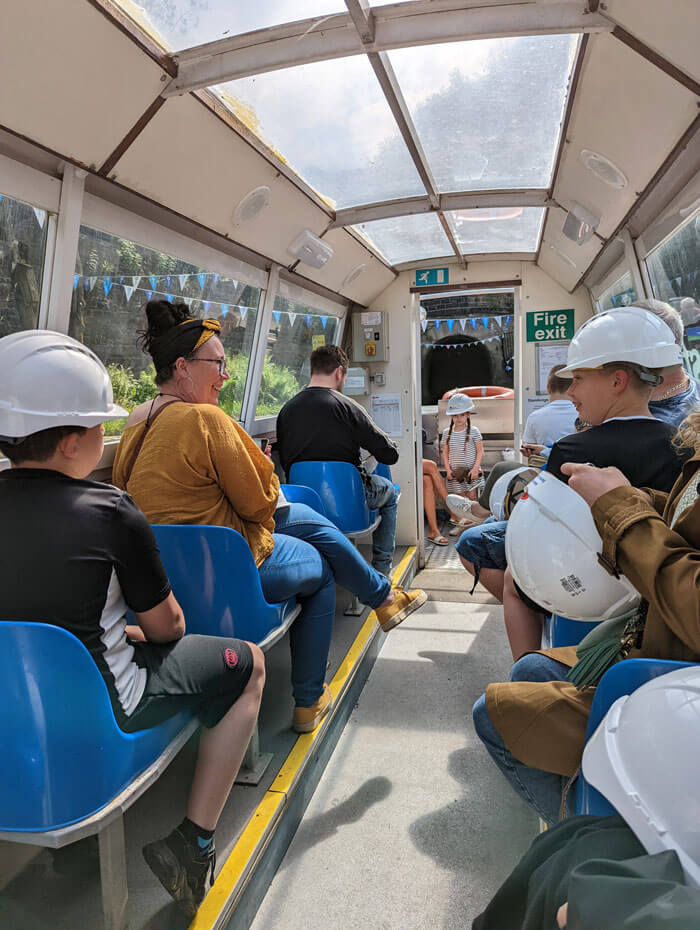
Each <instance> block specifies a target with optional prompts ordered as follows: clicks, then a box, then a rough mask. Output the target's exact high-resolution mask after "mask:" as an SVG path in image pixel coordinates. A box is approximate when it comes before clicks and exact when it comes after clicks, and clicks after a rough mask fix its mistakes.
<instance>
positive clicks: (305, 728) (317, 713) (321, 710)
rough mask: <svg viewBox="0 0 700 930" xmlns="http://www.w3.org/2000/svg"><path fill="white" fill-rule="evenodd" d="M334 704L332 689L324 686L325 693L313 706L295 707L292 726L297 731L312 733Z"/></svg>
mask: <svg viewBox="0 0 700 930" xmlns="http://www.w3.org/2000/svg"><path fill="white" fill-rule="evenodd" d="M332 705H333V697H332V695H331V689H330V688H329V687H328V685H324V686H323V694H322V695H321V697H320V698H319V699H318V700H317V701H316V703H315V704H312V705H311V707H295V708H294V722H293V724H292V727H293V728H294V729H295V730H296V731H297V733H311V731H312V730H315V729H316V727H317V726H318V725H319V723H320V722H321V721H322V720H323V718H324V717H325V716H326V714H327V713H328V711H329V710H330V709H331V706H332Z"/></svg>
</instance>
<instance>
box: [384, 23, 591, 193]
mask: <svg viewBox="0 0 700 930" xmlns="http://www.w3.org/2000/svg"><path fill="white" fill-rule="evenodd" d="M577 47H578V36H569V35H552V36H525V37H519V38H507V39H480V40H474V41H471V42H454V43H445V44H442V45H430V46H423V47H420V48H404V49H396V50H395V51H392V52H389V57H390V59H391V63H392V65H393V67H394V70H395V72H396V75H397V78H398V81H399V84H400V86H401V89H402V91H403V94H404V97H405V98H406V103H407V104H408V107H409V110H410V112H411V116H412V117H413V120H414V123H415V125H416V129H417V131H418V135H419V137H420V140H421V142H422V144H423V148H424V150H425V153H426V156H427V159H428V162H429V163H430V167H431V169H432V172H433V176H434V177H435V180H436V182H437V185H438V187H439V189H440V190H441V191H460V190H488V189H499V188H508V189H514V188H516V189H517V188H527V187H537V188H546V187H549V184H550V182H551V177H552V171H553V168H554V158H555V154H556V147H557V141H558V139H559V131H560V125H561V121H562V118H563V114H564V106H565V101H566V91H567V87H568V82H569V78H570V74H571V69H572V66H573V63H574V59H575V53H576V49H577Z"/></svg>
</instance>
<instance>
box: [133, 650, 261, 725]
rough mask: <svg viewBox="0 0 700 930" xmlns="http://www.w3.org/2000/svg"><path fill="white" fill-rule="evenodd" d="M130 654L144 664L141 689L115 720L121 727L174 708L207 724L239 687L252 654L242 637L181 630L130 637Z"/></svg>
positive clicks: (152, 721) (163, 716)
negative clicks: (147, 639) (168, 639)
mask: <svg viewBox="0 0 700 930" xmlns="http://www.w3.org/2000/svg"><path fill="white" fill-rule="evenodd" d="M134 653H135V655H134V659H135V661H136V662H137V663H138V664H139V665H140V666H141V667H142V668H145V669H146V672H147V678H146V689H145V691H144V693H143V695H142V697H141V700H140V701H139V703H138V704H137V705H136V708H135V709H134V711H133V712H132V713H131V714H130V715H129V716H128V717H125V716H124V715H122V718H121V719H119V720H118V723H119V726H120V728H121V729H122V730H124V731H125V732H126V733H132V732H133V731H134V730H147V729H149V728H150V727H155V726H157V725H158V724H159V723H162V722H163V721H164V720H168V719H169V718H170V717H174V716H175V715H176V714H179V713H180V711H183V710H186V711H189V712H190V713H191V714H192V715H193V716H195V717H197V718H198V719H199V720H200V721H201V723H202V725H203V726H205V727H213V726H216V724H217V723H218V722H219V721H220V720H221V718H222V717H223V716H224V715H225V714H226V712H227V711H228V709H229V708H230V707H231V706H232V705H233V704H235V702H236V701H237V700H238V698H239V697H240V696H241V694H242V693H243V691H244V689H245V686H246V685H247V684H248V679H249V678H250V674H251V672H252V671H253V654H252V652H251V650H250V646H249V645H248V643H246V642H244V641H243V640H242V639H228V638H226V637H223V636H199V635H197V634H195V633H193V634H190V635H187V636H183V637H182V639H179V640H177V642H174V643H164V644H162V645H161V644H159V643H134Z"/></svg>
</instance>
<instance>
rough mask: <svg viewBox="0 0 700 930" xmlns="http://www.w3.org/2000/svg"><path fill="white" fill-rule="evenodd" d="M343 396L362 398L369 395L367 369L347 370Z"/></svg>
mask: <svg viewBox="0 0 700 930" xmlns="http://www.w3.org/2000/svg"><path fill="white" fill-rule="evenodd" d="M343 394H347V395H348V396H349V397H362V396H363V395H367V394H369V369H367V368H348V377H347V380H346V381H345V387H344V388H343Z"/></svg>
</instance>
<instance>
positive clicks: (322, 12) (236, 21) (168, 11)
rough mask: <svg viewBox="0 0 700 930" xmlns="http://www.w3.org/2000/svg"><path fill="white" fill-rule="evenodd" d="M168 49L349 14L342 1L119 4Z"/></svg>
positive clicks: (127, 0)
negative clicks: (297, 21)
mask: <svg viewBox="0 0 700 930" xmlns="http://www.w3.org/2000/svg"><path fill="white" fill-rule="evenodd" d="M117 2H119V3H120V4H121V5H122V6H123V7H124V9H125V10H126V11H127V12H128V13H129V14H130V15H131V16H133V17H134V18H135V19H137V20H138V21H139V22H140V23H141V24H142V25H144V26H146V28H147V29H148V31H149V32H150V33H151V34H152V35H153V34H155V35H156V36H157V37H159V38H160V39H161V40H162V41H163V43H164V44H165V46H166V48H168V49H170V50H171V51H179V50H181V49H184V48H190V47H191V46H193V45H202V44H203V43H205V42H213V41H214V40H215V39H223V38H224V37H225V36H235V35H238V34H239V33H241V32H252V31H253V30H255V29H265V28H267V27H268V26H276V25H278V24H279V23H291V22H294V21H295V20H298V19H311V18H312V17H314V16H318V17H319V18H323V17H325V16H330V15H332V14H333V13H347V7H346V6H345V3H344V2H343V0H255V2H254V3H252V2H250V3H249V2H245V0H117Z"/></svg>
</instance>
